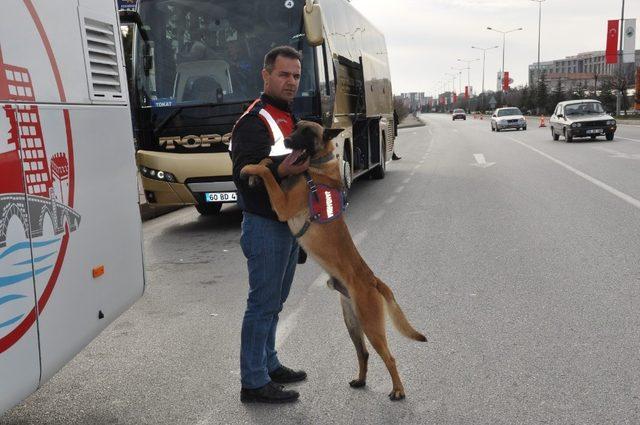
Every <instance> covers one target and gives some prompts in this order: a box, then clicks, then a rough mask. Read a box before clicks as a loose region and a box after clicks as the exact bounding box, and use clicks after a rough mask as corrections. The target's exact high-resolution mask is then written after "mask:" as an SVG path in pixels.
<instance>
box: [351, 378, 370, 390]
mask: <svg viewBox="0 0 640 425" xmlns="http://www.w3.org/2000/svg"><path fill="white" fill-rule="evenodd" d="M349 385H351V388H363V387H364V386H365V385H367V381H365V380H360V379H354V380H353V381H351V382H349Z"/></svg>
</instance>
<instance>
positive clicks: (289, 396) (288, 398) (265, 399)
mask: <svg viewBox="0 0 640 425" xmlns="http://www.w3.org/2000/svg"><path fill="white" fill-rule="evenodd" d="M298 397H300V394H298V392H297V391H293V390H285V389H284V387H283V386H282V385H278V384H275V383H273V382H269V383H268V384H267V385H265V386H264V387H260V388H256V389H253V390H250V389H247V388H243V389H241V390H240V401H241V402H243V403H291V402H293V401H296V400H297V399H298Z"/></svg>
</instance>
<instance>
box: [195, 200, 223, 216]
mask: <svg viewBox="0 0 640 425" xmlns="http://www.w3.org/2000/svg"><path fill="white" fill-rule="evenodd" d="M221 209H222V202H212V203H209V204H196V210H198V212H199V213H200V215H218V214H220V210H221Z"/></svg>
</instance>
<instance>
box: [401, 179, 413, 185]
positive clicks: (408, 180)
mask: <svg viewBox="0 0 640 425" xmlns="http://www.w3.org/2000/svg"><path fill="white" fill-rule="evenodd" d="M410 181H411V179H410V178H409V179H404V180H402V183H404V184H407V183H409V182H410Z"/></svg>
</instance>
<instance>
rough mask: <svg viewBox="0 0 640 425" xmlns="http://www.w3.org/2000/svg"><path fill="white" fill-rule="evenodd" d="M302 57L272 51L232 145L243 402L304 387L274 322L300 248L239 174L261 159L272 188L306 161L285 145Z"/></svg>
mask: <svg viewBox="0 0 640 425" xmlns="http://www.w3.org/2000/svg"><path fill="white" fill-rule="evenodd" d="M300 74H301V55H300V53H298V51H296V50H295V49H293V48H291V47H287V46H283V47H276V48H274V49H272V50H271V51H270V52H269V53H267V55H266V56H265V59H264V69H263V70H262V79H263V82H264V93H263V94H262V96H261V97H260V98H259V99H258V100H256V101H255V102H254V103H253V104H252V105H251V106H250V107H249V108H248V109H247V111H246V112H245V114H244V115H243V116H242V117H241V118H240V119H239V120H238V122H237V123H236V125H235V127H234V129H233V132H232V137H231V140H232V142H231V146H230V150H231V159H232V161H233V180H234V182H235V184H236V186H237V188H238V196H239V197H238V204H239V205H240V207H241V208H242V211H243V220H242V236H241V239H240V244H241V246H242V251H243V253H244V255H245V257H246V258H247V267H248V270H249V297H248V299H247V308H246V310H245V314H244V319H243V322H242V337H241V348H240V375H241V382H242V389H241V390H240V400H241V401H242V402H244V403H248V402H265V403H286V402H291V401H295V400H296V399H297V398H298V397H299V394H298V393H297V392H296V391H292V390H285V389H284V387H283V386H282V385H278V384H284V383H291V382H297V381H302V380H304V379H305V378H306V376H307V374H306V373H305V372H303V371H294V370H291V369H289V368H287V367H285V366H282V365H281V364H280V362H279V360H278V357H277V352H276V350H275V339H276V328H277V325H278V314H279V313H280V311H281V310H282V306H283V304H284V302H285V301H286V299H287V296H288V295H289V289H290V288H291V282H292V281H293V275H294V273H295V269H296V262H297V260H298V244H297V242H296V239H295V238H294V237H293V235H292V234H291V232H290V231H289V227H288V225H287V223H282V222H280V221H278V218H277V216H276V214H275V212H273V210H272V209H271V204H270V202H269V196H268V195H267V192H266V189H265V188H264V186H263V185H260V186H258V187H253V188H252V187H249V184H248V181H247V180H246V179H242V178H240V170H241V169H242V167H244V166H245V165H247V164H255V163H258V162H260V161H261V160H262V159H264V158H266V157H270V158H271V159H272V160H273V164H272V166H271V167H270V169H271V172H272V173H273V175H274V177H275V178H276V180H278V181H281V179H283V178H284V177H286V176H288V175H292V174H300V173H302V172H304V171H305V170H306V169H307V168H308V167H309V160H308V159H307V160H306V161H305V162H304V163H302V164H294V163H293V162H294V160H292V159H291V157H288V156H287V154H288V153H290V152H291V151H290V150H289V149H287V148H286V147H285V146H284V138H285V137H287V136H288V135H289V134H291V132H292V131H293V129H294V126H295V121H294V118H293V115H292V114H291V104H292V103H293V99H294V97H295V95H296V92H297V90H298V85H299V83H300Z"/></svg>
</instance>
